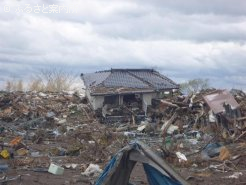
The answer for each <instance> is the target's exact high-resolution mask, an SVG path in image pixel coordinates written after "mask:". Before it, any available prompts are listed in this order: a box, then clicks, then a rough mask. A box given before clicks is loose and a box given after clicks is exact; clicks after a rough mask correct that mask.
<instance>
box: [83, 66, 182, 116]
mask: <svg viewBox="0 0 246 185" xmlns="http://www.w3.org/2000/svg"><path fill="white" fill-rule="evenodd" d="M81 78H82V80H83V81H84V85H85V87H86V96H87V98H88V100H89V102H90V104H91V106H92V108H93V109H94V110H96V111H101V112H102V115H103V116H104V117H105V116H106V115H111V116H121V115H124V113H127V112H128V113H130V114H131V115H135V113H136V115H137V114H142V115H144V114H146V111H147V106H148V105H151V101H152V99H154V98H163V96H164V95H165V94H168V93H173V91H174V90H176V89H178V88H179V85H177V84H176V83H175V82H173V81H172V80H171V79H169V78H167V77H165V76H163V75H161V74H160V73H159V72H157V71H155V70H153V69H111V70H105V71H99V72H95V73H90V74H81ZM122 107H123V109H122ZM117 109H118V110H117ZM124 111H125V112H124Z"/></svg>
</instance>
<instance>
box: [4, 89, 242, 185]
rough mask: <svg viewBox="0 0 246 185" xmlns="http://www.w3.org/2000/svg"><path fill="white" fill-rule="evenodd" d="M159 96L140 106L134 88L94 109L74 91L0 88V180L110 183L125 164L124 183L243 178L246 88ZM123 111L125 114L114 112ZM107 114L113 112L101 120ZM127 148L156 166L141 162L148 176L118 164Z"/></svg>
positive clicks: (131, 157)
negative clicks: (129, 96)
mask: <svg viewBox="0 0 246 185" xmlns="http://www.w3.org/2000/svg"><path fill="white" fill-rule="evenodd" d="M162 95H163V96H161V97H160V96H159V97H156V96H154V97H152V98H151V103H150V104H149V105H147V106H146V107H145V108H144V107H143V101H142V100H139V99H137V98H136V97H135V95H134V97H135V98H134V99H133V100H134V101H136V102H134V101H133V102H131V103H129V104H123V105H118V107H117V106H114V107H109V106H108V107H107V108H105V111H104V110H103V107H102V108H101V109H99V110H100V111H99V112H100V113H101V114H98V110H93V107H92V105H91V102H90V101H89V100H88V99H86V98H85V97H84V96H82V95H80V94H78V93H70V92H62V93H49V92H45V93H44V92H1V93H0V132H1V138H0V139H1V147H2V150H1V151H0V156H1V158H2V159H1V163H0V171H1V172H2V176H1V177H0V182H2V183H7V182H11V183H14V182H15V181H16V183H18V182H23V183H27V182H31V183H33V184H35V183H43V184H64V182H66V183H65V184H95V183H96V184H98V185H99V184H108V185H111V184H112V183H110V181H111V180H112V177H113V176H114V175H113V174H116V172H117V173H120V172H121V170H122V171H124V174H125V175H126V176H127V178H126V179H127V181H126V182H125V183H128V180H129V181H131V182H132V183H134V184H148V183H149V184H153V181H155V180H153V179H155V178H156V177H158V176H159V175H160V173H161V174H165V175H167V177H168V178H171V179H172V180H174V179H175V183H177V181H178V182H179V183H180V184H186V183H187V184H188V183H189V184H197V183H199V184H207V183H208V182H209V183H210V182H211V183H214V184H216V183H217V184H218V183H224V184H229V183H231V182H232V181H233V182H237V184H243V183H244V182H245V181H244V179H245V165H246V160H245V155H246V152H245V151H246V143H245V138H246V125H245V122H246V95H245V93H244V92H243V91H240V90H235V89H234V90H231V91H230V92H229V91H227V90H216V89H208V90H204V91H202V92H200V93H197V94H192V95H189V96H184V95H182V94H180V93H178V92H175V93H174V92H173V91H172V93H169V94H168V93H166V94H165V93H164V94H162ZM137 97H138V96H137ZM140 97H141V96H140ZM139 102H142V103H139ZM105 105H106V104H105ZM126 105H128V106H126ZM124 106H125V107H124ZM138 106H139V108H138V109H137V107H138ZM122 107H123V108H122ZM111 109H112V110H111ZM117 111H118V112H117ZM124 115H126V117H127V119H126V120H122V119H121V118H119V117H117V116H124ZM139 115H141V116H139ZM107 116H109V117H110V116H112V117H113V116H115V118H109V120H107V121H105V118H106V117H107ZM138 116H139V117H138ZM102 117H103V119H101V118H102ZM132 140H134V141H135V144H130V145H129V143H130V141H132ZM142 143H144V144H142ZM146 145H147V146H146ZM121 148H123V149H122V150H121ZM150 148H151V149H150ZM146 150H148V151H150V150H152V151H153V152H150V153H151V155H150V153H148V152H147V153H145V152H146ZM130 151H131V152H130ZM129 152H130V153H131V155H130V153H129ZM128 154H129V156H128ZM140 154H141V155H140ZM125 155H126V156H128V157H129V158H126V160H127V161H128V162H129V164H130V163H132V162H131V161H135V162H137V163H148V164H150V166H151V165H152V167H154V168H155V169H152V168H151V169H150V168H149V167H147V168H145V167H144V170H145V171H144V170H143V173H144V172H145V173H146V175H143V174H142V173H141V176H147V177H146V179H145V180H144V179H140V180H139V179H138V180H136V178H134V177H132V175H130V174H131V173H130V172H131V170H130V171H128V170H129V169H127V170H125V169H124V167H121V166H120V164H121V163H122V160H123V158H122V156H125ZM156 155H158V157H156ZM114 159H117V160H115V163H114V164H112V162H113V160H114ZM155 159H158V161H156V160H155ZM163 159H164V162H163ZM124 161H125V160H124ZM150 161H152V162H150ZM165 161H166V162H165ZM166 163H168V164H169V165H167V164H166ZM107 164H108V165H107ZM116 164H117V165H116ZM167 166H168V168H167ZM169 167H170V168H169ZM135 168H139V166H136V167H135ZM102 169H104V170H102ZM156 169H157V171H158V172H157V171H156ZM172 169H178V173H177V172H174V171H172ZM137 171H140V170H139V169H138V170H137ZM175 171H177V170H175ZM159 172H160V173H159ZM134 173H135V172H134V171H133V173H132V174H133V176H134ZM179 174H180V175H179ZM55 175H57V176H59V178H54V179H53V178H52V177H53V176H55ZM61 175H62V176H61ZM156 175H157V176H156ZM41 176H42V177H43V176H44V177H45V178H49V179H50V181H49V182H46V181H45V178H39V177H41ZM42 179H43V180H42ZM110 179H111V180H110ZM151 179H152V180H153V181H152V180H151ZM164 179H165V178H164ZM116 180H117V179H116ZM162 180H163V178H162ZM162 180H161V181H160V182H161V184H163V181H162ZM106 182H107V183H106ZM112 182H113V181H112ZM139 182H140V183H139ZM151 182H152V183H151ZM122 183H123V182H122ZM175 183H173V184H175ZM159 184H160V183H159ZM112 185H113V184H112Z"/></svg>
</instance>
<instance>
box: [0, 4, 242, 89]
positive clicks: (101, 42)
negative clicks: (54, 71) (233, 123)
mask: <svg viewBox="0 0 246 185" xmlns="http://www.w3.org/2000/svg"><path fill="white" fill-rule="evenodd" d="M39 6H40V7H39ZM0 7H1V10H0V81H1V82H2V84H3V81H4V80H6V79H8V78H16V79H19V78H20V79H21V78H23V79H25V80H27V79H28V78H29V77H30V75H31V74H32V73H35V72H36V71H37V70H39V69H40V68H43V67H64V69H66V70H69V71H73V72H74V73H77V74H79V73H87V72H93V71H97V70H104V69H110V68H155V69H157V70H158V71H160V72H161V73H163V74H164V75H166V76H168V77H170V78H172V79H173V80H174V81H176V82H177V83H180V82H184V81H186V80H189V79H194V78H208V79H210V83H211V85H212V86H215V87H220V88H223V87H225V88H239V89H246V88H245V87H246V86H245V85H246V67H245V64H246V63H245V61H246V43H245V39H246V1H245V0H233V1H232V0H206V1H201V0H29V1H28V0H1V1H0ZM56 7H57V8H56ZM56 11H58V12H57V13H56Z"/></svg>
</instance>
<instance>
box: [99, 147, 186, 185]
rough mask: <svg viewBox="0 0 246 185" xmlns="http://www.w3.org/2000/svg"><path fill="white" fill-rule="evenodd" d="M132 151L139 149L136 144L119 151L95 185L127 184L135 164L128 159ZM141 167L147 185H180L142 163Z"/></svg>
mask: <svg viewBox="0 0 246 185" xmlns="http://www.w3.org/2000/svg"><path fill="white" fill-rule="evenodd" d="M132 150H141V149H140V148H139V146H138V144H137V143H135V144H132V145H131V146H130V147H128V148H125V149H122V150H121V151H119V152H118V153H117V154H116V155H115V156H114V157H113V158H112V159H111V161H110V162H109V163H108V164H107V166H106V167H105V169H104V171H103V172H102V174H101V175H100V177H99V178H98V179H97V181H96V183H95V185H104V184H106V185H116V184H115V183H117V184H118V183H120V184H127V182H128V180H129V179H127V178H130V174H131V170H132V168H133V167H134V165H135V163H133V162H132V161H130V160H129V158H128V157H129V153H130V151H132ZM143 167H144V170H145V173H146V175H147V179H148V182H149V185H181V183H180V182H178V181H177V180H175V179H172V178H171V177H168V176H166V175H164V174H162V173H161V172H160V171H158V170H157V169H155V168H154V167H152V166H150V165H149V164H146V163H143ZM113 176H114V177H113ZM112 177H113V178H112ZM110 179H111V180H110ZM112 179H114V180H112Z"/></svg>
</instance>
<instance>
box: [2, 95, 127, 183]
mask: <svg viewBox="0 0 246 185" xmlns="http://www.w3.org/2000/svg"><path fill="white" fill-rule="evenodd" d="M0 134H1V135H0V136H1V137H0V145H1V147H2V150H0V158H1V159H0V171H4V172H6V173H7V172H8V173H11V174H12V173H13V172H12V171H13V170H14V173H16V176H15V177H14V178H11V179H15V180H18V179H20V178H19V175H20V173H19V172H20V171H22V173H21V174H23V173H24V172H26V171H28V172H30V173H29V174H33V173H34V175H36V174H35V173H39V174H40V173H41V174H40V175H42V173H43V172H50V173H51V174H55V175H61V174H64V173H65V174H66V173H72V174H73V175H75V174H77V175H79V176H80V174H81V173H82V172H84V171H86V169H87V167H90V168H91V166H93V164H95V163H96V164H99V165H100V166H103V165H104V164H106V163H107V162H108V161H109V160H110V156H112V155H113V154H114V153H115V152H116V151H118V149H119V148H121V147H122V146H124V145H125V140H124V139H122V138H121V137H118V136H117V137H116V135H114V134H113V132H112V130H111V129H110V128H106V127H105V125H103V124H99V123H98V121H97V120H96V119H95V116H94V112H93V111H92V110H91V108H90V105H89V104H88V103H86V101H85V99H84V97H83V96H81V95H79V94H77V93H70V92H63V93H48V92H46V93H42V92H11V93H8V92H2V93H1V94H0ZM64 169H67V170H65V171H64ZM96 169H100V168H99V166H97V168H96ZM69 170H70V171H71V172H70V171H69ZM99 171H100V170H99ZM94 172H95V170H94V171H93V172H91V171H90V170H89V172H88V170H87V171H86V173H85V174H87V175H88V176H89V177H90V175H91V174H92V173H94ZM8 173H7V174H8ZM17 177H18V178H17ZM65 177H66V178H67V179H68V180H69V179H71V177H70V175H65V176H64V178H65ZM75 179H76V178H75ZM8 181H10V179H5V180H3V181H1V180H0V182H8ZM61 182H62V179H61ZM61 182H60V183H59V182H53V183H52V182H50V184H61ZM78 184H79V182H78ZM86 184H88V182H87V183H86Z"/></svg>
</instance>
